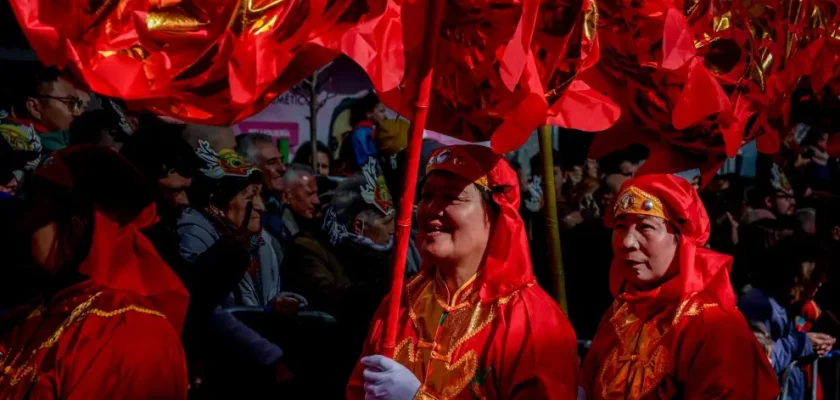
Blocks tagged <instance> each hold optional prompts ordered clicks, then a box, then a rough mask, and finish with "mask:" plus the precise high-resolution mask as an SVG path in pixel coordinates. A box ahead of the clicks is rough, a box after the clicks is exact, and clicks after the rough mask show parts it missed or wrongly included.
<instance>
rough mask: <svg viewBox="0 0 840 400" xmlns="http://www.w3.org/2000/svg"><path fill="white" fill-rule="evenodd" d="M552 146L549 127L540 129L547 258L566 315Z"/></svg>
mask: <svg viewBox="0 0 840 400" xmlns="http://www.w3.org/2000/svg"><path fill="white" fill-rule="evenodd" d="M553 152H554V151H553V146H552V145H551V126H548V125H543V126H541V127H540V153H542V162H543V171H542V172H543V174H542V176H543V183H544V184H545V190H543V195H544V196H545V206H544V207H543V212H544V213H545V231H546V238H547V239H548V248H549V250H550V252H549V258H550V260H551V267H552V268H551V269H552V277H553V278H554V291H555V294H556V296H557V302H558V303H559V304H560V308H562V309H563V312H565V313H568V305H567V303H566V274H564V273H563V255H562V251H561V248H560V224H559V220H558V219H557V195H556V194H555V191H554V160H553V155H552V153H553Z"/></svg>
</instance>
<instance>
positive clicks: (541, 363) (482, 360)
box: [347, 146, 579, 400]
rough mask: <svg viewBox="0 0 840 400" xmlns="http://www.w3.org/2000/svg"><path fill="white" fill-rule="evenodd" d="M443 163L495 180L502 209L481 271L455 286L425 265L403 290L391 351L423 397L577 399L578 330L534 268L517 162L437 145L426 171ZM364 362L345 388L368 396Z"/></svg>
mask: <svg viewBox="0 0 840 400" xmlns="http://www.w3.org/2000/svg"><path fill="white" fill-rule="evenodd" d="M435 170H445V171H448V172H450V173H454V174H459V175H461V176H463V177H466V178H467V179H469V181H474V182H475V183H476V184H477V185H479V186H480V187H483V188H486V189H487V190H490V191H491V192H492V195H493V200H494V202H495V203H496V204H497V205H498V206H499V212H498V214H497V215H496V217H495V220H494V222H493V230H492V233H491V236H490V238H489V242H488V245H487V250H486V254H485V258H484V262H483V263H482V266H481V268H480V269H479V270H478V273H477V274H476V275H474V276H473V277H472V278H471V279H470V280H468V281H467V282H466V283H464V284H463V285H462V287H461V288H459V289H458V290H457V291H456V292H455V293H450V292H449V290H448V289H447V286H446V284H445V283H444V281H443V279H442V277H441V275H440V273H439V272H438V269H437V268H436V267H434V266H425V267H424V268H423V270H422V271H421V272H420V274H419V275H417V276H416V277H414V278H412V279H411V280H410V281H409V282H408V283H407V284H406V286H405V290H404V291H403V293H402V297H401V305H400V310H399V317H398V327H397V345H396V348H395V351H394V359H395V360H396V361H397V362H399V363H400V364H402V365H403V366H405V367H407V368H408V369H409V370H411V371H412V372H413V373H414V375H415V376H416V377H417V379H418V380H419V381H420V384H421V386H420V390H419V391H418V393H417V396H416V398H418V399H436V400H446V399H522V400H525V399H529V400H530V399H558V400H560V399H562V400H570V399H575V397H576V394H577V381H576V379H577V375H578V362H579V361H578V356H577V340H576V339H575V334H574V331H573V330H572V327H571V325H570V324H569V321H568V319H567V318H566V316H565V315H563V312H562V311H561V310H560V307H559V306H558V305H557V303H556V302H555V301H554V300H553V299H551V298H550V297H549V296H548V294H546V293H545V291H543V290H542V289H541V288H540V287H539V286H538V285H536V279H535V278H534V274H533V272H532V271H531V259H530V255H529V251H528V241H527V237H526V235H525V226H524V224H523V222H522V219H521V218H520V217H519V211H518V210H519V188H518V184H517V182H518V179H517V175H516V173H515V172H513V169H511V168H510V165H508V164H507V162H506V161H504V160H503V159H501V157H500V156H498V155H496V154H494V153H493V152H492V150H490V149H489V148H486V147H482V146H449V147H443V148H440V149H437V150H436V151H435V152H434V153H432V155H431V158H430V163H429V166H427V168H426V173H427V174H429V173H431V172H433V171H435ZM388 301H389V299H388V298H386V299H385V301H384V302H383V303H382V305H381V306H380V308H379V310H378V311H377V313H376V315H375V316H374V319H373V323H372V326H371V330H370V333H369V334H368V338H367V340H366V342H365V345H364V350H363V354H362V355H363V356H368V355H372V354H376V353H379V352H380V351H381V350H382V349H381V348H380V346H381V340H382V331H383V326H384V324H385V320H386V317H387V316H386V314H387V304H388ZM363 371H364V367H363V366H362V365H361V364H358V365H357V366H356V369H355V370H354V372H353V375H352V377H351V378H350V383H349V385H348V387H347V398H348V399H351V400H355V399H359V400H361V399H364V397H365V390H364V379H363V377H362V372H363Z"/></svg>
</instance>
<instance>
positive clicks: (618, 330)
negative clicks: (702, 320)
mask: <svg viewBox="0 0 840 400" xmlns="http://www.w3.org/2000/svg"><path fill="white" fill-rule="evenodd" d="M697 294H698V293H697V292H694V293H691V294H689V295H688V296H687V297H686V299H685V300H683V301H682V302H680V304H679V305H678V306H677V309H676V312H675V313H674V317H673V318H672V320H671V323H670V324H669V325H668V326H667V327H665V329H664V330H663V331H662V332H661V333H659V332H656V329H653V330H650V327H648V326H647V325H649V324H654V325H656V324H657V322H658V320H657V319H652V320H650V321H640V320H639V319H638V317H637V316H636V315H634V314H632V313H631V312H630V311H629V308H628V307H629V305H628V304H627V303H624V304H620V303H618V302H616V303H615V304H614V305H613V317H612V318H611V320H612V319H613V318H615V317H616V315H618V314H619V313H624V314H626V315H625V317H624V323H623V324H622V326H619V325H618V324H617V322H615V321H614V320H613V322H612V325H613V329H614V332H615V335H616V337H617V338H618V342H619V346H616V347H615V348H614V349H613V350H612V351H611V352H610V353H609V355H608V356H607V358H606V359H605V362H604V364H603V366H602V368H601V373H600V376H599V378H600V382H601V396H602V397H603V398H604V399H611V398H612V397H610V396H609V394H610V393H609V392H608V389H611V388H612V389H614V388H615V387H616V385H617V386H619V387H625V388H627V387H628V382H626V381H625V382H616V381H615V380H616V379H618V378H619V375H625V377H624V379H628V377H629V376H630V374H631V372H632V371H634V370H639V369H641V371H637V372H636V374H635V375H636V376H642V377H650V379H642V381H641V382H633V383H632V384H631V385H629V386H630V387H629V388H627V389H625V390H629V391H630V392H629V393H622V395H621V398H622V399H627V400H638V399H641V398H643V397H644V396H646V395H648V394H649V393H650V392H651V391H652V390H653V389H654V388H655V387H656V386H657V385H659V383H661V381H662V379H663V378H664V376H665V374H666V373H667V371H668V363H669V361H670V354H669V352H668V349H666V348H665V347H664V346H663V345H662V341H663V339H664V338H665V337H666V336H667V335H668V333H670V331H671V329H672V328H673V327H675V326H677V324H679V323H680V322H682V320H684V319H685V318H689V317H695V316H697V315H700V314H701V313H703V311H705V310H708V309H710V308H715V307H718V304H716V303H702V302H701V301H700V300H696V296H697ZM636 324H641V325H640V326H635V325H636ZM630 325H634V326H635V327H628V326H630ZM646 328H648V329H646ZM628 330H633V331H634V332H636V333H633V335H643V336H649V337H648V338H647V340H645V338H644V337H639V338H636V339H635V340H634V342H636V343H634V347H638V348H637V349H636V350H631V349H629V346H630V344H629V343H627V340H626V338H625V337H624V335H623V334H624V333H626V332H627V331H628ZM644 331H649V335H645V333H644ZM639 341H641V342H639ZM644 349H649V350H648V351H645V350H644ZM637 353H641V354H637ZM628 362H630V363H632V364H634V365H627V364H626V363H628ZM618 364H623V365H624V366H621V367H619V366H618ZM628 368H629V370H626V369H628ZM608 371H610V372H612V373H615V374H617V375H615V376H613V377H612V378H608V377H607V372H608ZM608 380H609V382H608Z"/></svg>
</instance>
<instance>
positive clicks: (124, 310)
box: [90, 305, 166, 319]
mask: <svg viewBox="0 0 840 400" xmlns="http://www.w3.org/2000/svg"><path fill="white" fill-rule="evenodd" d="M129 311H135V312H139V313H141V314H148V315H154V316H156V317H161V318H163V319H166V315H163V313H162V312H160V311H156V310H152V309H149V308H143V307H138V306H135V305H130V306H128V307H123V308H118V309H116V310H113V311H105V310H100V309H98V308H94V309H92V310H90V313H91V314H93V315H96V316H97V317H102V318H111V317H113V316H116V315H120V314H125V313H127V312H129Z"/></svg>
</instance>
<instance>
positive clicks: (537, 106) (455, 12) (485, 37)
mask: <svg viewBox="0 0 840 400" xmlns="http://www.w3.org/2000/svg"><path fill="white" fill-rule="evenodd" d="M428 3H429V2H428V1H426V0H392V1H391V3H390V4H389V9H388V10H387V11H386V12H385V13H384V15H383V16H382V17H380V18H379V19H378V20H377V21H376V23H368V24H364V25H361V26H358V27H357V28H354V30H355V32H354V34H352V35H351V34H348V35H347V36H346V37H345V41H344V43H343V46H342V50H343V51H344V53H345V54H347V55H349V56H350V57H351V58H353V59H354V60H355V61H356V62H357V63H358V64H359V65H361V66H362V68H364V69H365V70H366V71H367V72H368V74H369V75H370V77H371V80H372V81H373V83H374V86H375V87H376V89H377V91H378V93H379V96H380V98H381V99H382V101H383V103H385V105H387V106H388V107H389V108H391V109H394V110H396V111H397V112H398V113H400V114H401V115H403V116H405V117H409V116H410V115H411V109H412V107H413V101H414V99H415V96H416V93H415V92H414V91H415V90H416V87H417V85H416V82H417V81H418V79H419V76H420V74H421V73H422V71H420V70H418V69H417V66H418V65H419V62H418V57H422V54H421V48H422V46H421V45H422V39H423V38H422V37H421V34H420V33H421V32H423V29H422V28H423V27H424V26H425V24H426V17H427V8H428ZM594 7H595V3H594V1H593V2H588V1H584V0H567V1H540V2H537V1H516V0H497V1H448V2H447V3H446V8H445V11H444V15H443V20H442V23H441V29H440V32H439V35H440V36H439V40H438V47H437V49H435V51H436V52H437V57H436V63H435V65H434V66H433V67H434V83H433V86H432V94H431V100H430V110H429V115H428V120H427V122H426V128H427V129H430V130H433V131H436V132H442V133H446V134H448V135H450V136H454V137H457V138H460V139H463V140H467V141H485V140H490V141H491V145H492V147H493V148H494V149H495V150H496V151H498V152H505V151H510V150H512V149H515V148H517V147H519V146H520V145H521V144H522V143H523V142H524V141H525V140H527V138H528V136H529V135H530V134H531V133H532V132H533V130H534V129H535V128H536V127H537V126H539V125H543V124H545V123H546V122H551V123H557V124H560V125H564V126H566V127H570V128H581V129H586V130H598V129H603V128H604V127H607V126H609V125H611V123H612V121H614V120H615V118H616V117H617V115H616V114H615V112H616V111H617V110H616V108H615V106H614V105H612V103H611V102H610V101H609V99H606V98H605V97H603V96H601V95H600V94H599V93H596V92H594V91H593V90H591V89H590V88H589V87H588V86H587V85H586V84H585V83H584V82H580V81H579V80H578V79H577V75H578V73H580V72H581V71H582V70H584V69H585V68H587V67H588V66H589V65H590V64H592V63H594V62H595V61H596V60H597V53H598V49H597V39H596V36H595V29H596V27H595V19H596V15H597V12H596V11H595V9H594ZM587 13H588V14H587ZM587 63H589V64H587ZM566 93H569V96H564V94H566ZM570 110H574V111H575V112H578V114H576V113H575V112H570ZM580 110H591V111H588V112H590V118H587V119H582V118H580V114H579V112H580ZM598 114H604V115H606V116H607V119H606V120H601V119H599V117H598ZM593 122H594V123H593Z"/></svg>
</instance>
